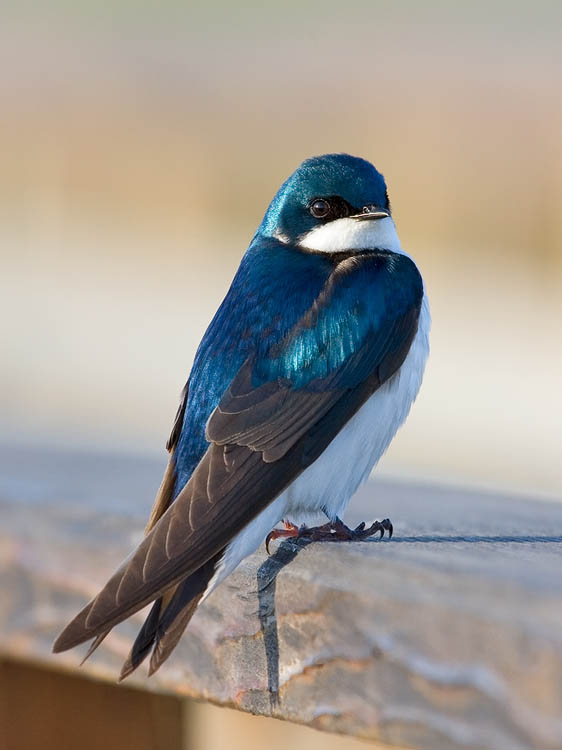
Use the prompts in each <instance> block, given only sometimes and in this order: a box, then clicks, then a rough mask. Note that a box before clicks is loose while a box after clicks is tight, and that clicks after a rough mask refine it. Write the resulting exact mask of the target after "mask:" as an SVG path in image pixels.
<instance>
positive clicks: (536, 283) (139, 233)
mask: <svg viewBox="0 0 562 750" xmlns="http://www.w3.org/2000/svg"><path fill="white" fill-rule="evenodd" d="M561 22H562V6H561V5H560V3H558V2H549V1H548V0H537V1H536V2H533V3H513V2H507V1H506V2H500V1H499V0H496V1H495V2H489V1H488V2H483V1H481V0H477V1H476V2H471V3H464V4H462V3H450V4H448V3H442V2H439V1H438V0H428V2H425V3H423V5H422V4H419V3H416V2H413V0H412V2H399V3H393V4H387V3H380V2H373V1H372V0H371V1H370V2H366V1H365V2H361V1H359V0H351V1H350V2H347V3H336V2H331V0H327V1H326V2H324V3H322V4H321V5H318V4H310V5H302V4H301V3H300V2H293V0H289V1H288V2H284V3H276V4H271V3H269V4H267V3H265V4H264V3H239V4H236V5H234V4H229V3H226V2H218V3H216V2H215V3H212V4H207V3H202V2H201V3H188V4H184V3H180V2H175V1H173V0H167V1H160V2H148V1H145V2H142V0H139V1H138V2H129V1H127V0H115V2H112V3H105V4H99V3H95V2H93V0H81V2H75V3H70V2H64V1H63V0H60V2H51V3H46V4H35V3H34V4H31V5H29V6H26V3H25V2H23V3H18V4H17V8H12V9H9V8H7V7H6V6H3V10H2V23H1V24H0V96H1V99H2V107H1V109H0V148H1V154H2V157H1V160H0V161H1V165H2V166H1V169H0V248H1V252H2V281H3V291H2V295H1V302H0V304H1V305H2V311H1V314H2V321H3V325H2V334H1V335H2V341H1V346H2V354H3V356H2V376H1V377H2V381H1V387H0V406H1V409H2V413H3V414H4V417H3V419H2V423H1V433H2V434H1V435H0V438H1V439H3V440H9V441H14V440H15V441H18V442H28V441H34V442H39V443H44V442H48V443H49V444H51V445H52V444H60V445H61V446H73V447H82V448H84V449H88V450H91V449H92V448H96V449H102V450H109V451H114V450H124V451H129V452H148V453H154V452H160V454H161V452H162V449H163V443H164V441H165V439H166V436H167V434H168V431H169V427H170V424H171V421H172V418H173V415H174V413H175V409H176V405H177V402H178V398H179V392H180V390H181V388H182V386H183V383H184V382H185V380H186V378H187V375H188V372H189V369H190V366H191V362H192V359H193V355H194V352H195V348H196V346H197V343H198V341H199V339H200V337H201V335H202V333H203V331H204V329H205V327H206V325H207V323H208V322H209V320H210V318H211V316H212V315H213V313H214V311H215V310H216V308H217V306H218V304H219V303H220V301H221V299H222V297H223V295H224V294H225V292H226V290H227V288H228V285H229V282H230V280H231V277H232V275H233V273H234V271H235V269H236V267H237V264H238V262H239V260H240V257H241V255H242V253H243V251H244V249H245V248H246V246H247V244H248V242H249V240H250V239H251V237H252V234H253V232H254V230H255V228H256V226H257V224H258V222H259V221H260V219H261V217H262V215H263V213H264V211H265V209H266V207H267V204H268V202H269V200H270V199H271V197H272V196H273V194H274V192H275V191H276V189H277V188H278V186H279V185H280V183H281V182H282V181H283V180H284V179H285V177H286V176H287V175H288V174H289V173H290V172H291V171H292V170H293V169H294V168H295V167H296V166H297V165H298V164H299V163H300V161H301V160H302V159H303V158H306V157H307V156H310V155H312V154H319V153H322V152H328V151H347V152H349V153H352V154H356V155H361V156H363V157H365V158H367V159H369V160H371V161H373V162H374V163H375V164H376V165H377V167H378V168H379V169H380V170H381V171H382V172H383V173H384V175H385V176H386V178H387V181H388V183H389V186H390V196H391V201H392V204H393V208H394V214H395V219H396V222H397V225H398V229H399V233H400V235H401V238H402V242H403V245H404V246H405V248H407V249H408V250H409V251H410V252H411V253H412V254H413V255H414V256H415V258H416V260H417V262H418V264H419V267H420V268H421V270H422V272H423V274H424V277H425V280H426V284H427V288H428V291H429V295H430V301H431V305H432V313H433V321H434V323H433V334H432V356H431V358H430V362H429V366H428V369H427V373H426V379H425V383H424V386H423V388H422V391H421V394H420V397H419V399H418V402H417V403H416V405H415V408H414V410H413V412H412V415H411V418H410V420H409V421H408V424H407V427H406V428H405V429H403V430H402V432H401V433H400V434H399V436H398V438H397V439H396V441H395V442H394V444H393V446H392V448H391V450H390V451H389V453H388V455H387V457H386V458H385V459H384V460H383V462H382V463H381V467H380V470H381V472H382V473H386V474H389V475H393V476H399V477H404V478H408V477H416V478H427V479H437V480H439V481H441V482H444V481H452V482H455V483H461V484H468V483H471V484H476V485H479V486H483V487H500V488H502V489H507V490H509V491H517V492H525V493H532V494H534V495H545V496H550V497H562V469H561V463H562V462H561V461H560V455H559V454H560V446H561V445H562V398H561V396H560V383H561V382H562V346H561V334H560V323H561V321H562V294H561V292H562V212H561V210H560V205H561V203H560V197H561V193H562V138H561V137H560V134H561V132H562V96H561V93H562V45H560V32H561V29H562V25H561Z"/></svg>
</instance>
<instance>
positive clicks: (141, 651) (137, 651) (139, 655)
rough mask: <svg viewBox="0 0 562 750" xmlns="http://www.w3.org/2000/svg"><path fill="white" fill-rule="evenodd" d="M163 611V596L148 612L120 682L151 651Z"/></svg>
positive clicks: (120, 676) (122, 670)
mask: <svg viewBox="0 0 562 750" xmlns="http://www.w3.org/2000/svg"><path fill="white" fill-rule="evenodd" d="M161 611H162V597H159V598H158V599H156V601H155V602H154V604H153V605H152V609H151V610H150V612H149V613H148V616H147V618H146V620H145V621H144V623H143V626H142V628H141V629H140V630H139V632H138V635H137V637H136V638H135V642H134V643H133V646H132V648H131V650H130V652H129V656H128V657H127V659H126V661H125V663H124V664H123V667H122V669H121V674H120V675H119V680H118V682H121V681H122V680H124V679H125V677H128V676H129V675H130V674H131V673H132V672H134V671H135V669H136V668H137V667H138V666H139V665H140V664H142V662H143V661H144V660H145V659H146V657H147V656H148V654H149V653H150V651H151V649H152V646H153V645H154V640H155V638H156V629H157V627H158V620H159V618H160V612H161Z"/></svg>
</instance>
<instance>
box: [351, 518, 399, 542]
mask: <svg viewBox="0 0 562 750" xmlns="http://www.w3.org/2000/svg"><path fill="white" fill-rule="evenodd" d="M365 525H366V524H365V522H364V521H363V522H362V523H360V524H359V526H357V527H356V528H355V529H353V532H352V533H353V537H354V539H367V538H368V537H370V536H373V534H376V533H377V531H379V532H380V539H382V538H383V536H384V532H385V531H387V532H388V538H389V539H392V534H393V532H394V527H393V526H392V521H391V520H390V518H383V520H382V521H373V523H372V524H371V525H370V526H369V527H368V528H367V529H366V528H365Z"/></svg>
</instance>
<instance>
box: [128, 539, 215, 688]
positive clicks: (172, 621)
mask: <svg viewBox="0 0 562 750" xmlns="http://www.w3.org/2000/svg"><path fill="white" fill-rule="evenodd" d="M220 556H221V553H219V554H217V555H215V556H214V557H213V558H211V560H209V561H208V562H206V563H205V565H202V566H201V567H200V568H199V570H197V571H196V572H195V573H193V574H192V575H190V576H189V577H188V578H186V579H185V580H183V581H182V582H181V583H179V584H178V585H177V586H176V587H175V588H174V589H173V590H172V591H171V592H167V593H166V594H165V595H164V596H163V597H160V598H159V599H157V600H156V601H155V602H154V604H153V606H152V609H151V610H150V612H149V614H148V616H147V618H146V620H145V621H144V624H143V626H142V628H141V629H140V631H139V633H138V635H137V637H136V639H135V642H134V643H133V646H132V648H131V651H130V652H129V656H128V657H127V659H126V660H125V663H124V664H123V668H122V669H121V674H120V675H119V682H121V681H122V680H124V679H125V678H126V677H128V676H129V675H130V674H131V673H132V672H134V671H135V669H136V668H137V667H138V666H139V665H140V664H141V663H142V662H143V661H144V660H145V658H146V657H147V656H148V654H149V653H150V652H151V651H152V656H151V659H150V667H149V670H148V674H149V676H150V675H151V674H154V672H156V670H157V669H159V668H160V667H161V666H162V664H163V663H164V662H165V661H166V659H167V658H168V657H169V656H170V654H171V653H172V651H173V650H174V648H175V647H176V645H177V643H178V641H179V639H180V638H181V636H182V634H183V632H184V630H185V629H186V627H187V626H188V624H189V621H190V620H191V618H192V617H193V615H194V614H195V610H196V609H197V606H198V604H199V602H200V600H201V597H202V596H203V594H204V593H205V591H206V589H207V586H208V584H209V581H210V580H211V578H212V577H213V574H214V572H215V567H216V563H217V562H218V560H219V559H220Z"/></svg>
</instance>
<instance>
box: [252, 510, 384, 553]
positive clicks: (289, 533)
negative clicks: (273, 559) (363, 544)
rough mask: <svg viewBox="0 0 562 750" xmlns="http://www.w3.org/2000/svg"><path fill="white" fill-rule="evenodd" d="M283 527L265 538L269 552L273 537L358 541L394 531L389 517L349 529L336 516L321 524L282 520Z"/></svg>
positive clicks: (319, 540) (274, 530)
mask: <svg viewBox="0 0 562 750" xmlns="http://www.w3.org/2000/svg"><path fill="white" fill-rule="evenodd" d="M283 526H284V527H285V528H284V529H273V531H270V532H269V534H268V535H267V538H266V540H265V548H266V549H267V552H268V554H269V543H270V542H271V541H272V540H273V539H279V538H280V537H283V538H287V537H290V538H298V539H301V538H302V539H310V541H311V542H353V541H360V540H361V539H368V538H369V537H370V536H373V534H376V533H377V532H379V533H380V538H381V539H382V537H383V536H384V532H385V531H387V532H388V538H389V539H391V538H392V532H393V531H394V529H393V526H392V522H391V520H390V518H384V519H383V520H382V521H373V523H372V524H371V525H370V526H367V525H366V523H365V521H362V522H361V523H360V524H359V526H356V528H354V529H350V528H349V526H346V525H345V523H344V522H343V521H342V520H341V519H340V518H338V517H337V516H336V519H335V521H330V522H329V523H325V524H324V525H323V526H312V527H310V528H308V527H307V526H301V527H300V528H299V527H298V526H295V524H293V523H290V522H289V521H283Z"/></svg>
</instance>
